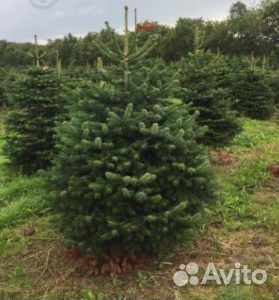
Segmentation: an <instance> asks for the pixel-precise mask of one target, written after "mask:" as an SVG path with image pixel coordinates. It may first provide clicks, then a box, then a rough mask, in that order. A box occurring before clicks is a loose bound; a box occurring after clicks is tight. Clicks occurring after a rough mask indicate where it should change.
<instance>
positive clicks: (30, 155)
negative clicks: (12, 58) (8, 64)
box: [4, 67, 65, 174]
mask: <svg viewBox="0 0 279 300" xmlns="http://www.w3.org/2000/svg"><path fill="white" fill-rule="evenodd" d="M61 86H62V85H61V81H60V79H59V78H58V76H57V73H56V71H55V70H51V69H42V68H40V67H30V68H28V70H27V71H26V73H25V74H24V76H23V77H22V78H21V79H19V80H18V81H17V82H16V84H15V86H14V88H13V93H12V94H10V102H11V105H12V107H11V108H10V111H9V113H8V116H7V118H6V121H5V129H6V130H5V132H6V133H5V140H6V143H5V149H4V150H5V153H6V154H7V156H8V157H9V161H10V164H11V165H12V166H14V167H16V168H20V169H21V170H22V171H23V172H24V173H28V174H31V173H33V172H36V171H37V170H38V169H41V168H46V167H48V166H49V165H50V161H51V159H52V156H53V151H54V145H55V138H54V127H55V122H56V121H58V120H59V117H60V114H61V113H62V111H63V109H64V104H65V103H64V100H63V96H62V95H61Z"/></svg>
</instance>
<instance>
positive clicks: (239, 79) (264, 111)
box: [231, 63, 276, 119]
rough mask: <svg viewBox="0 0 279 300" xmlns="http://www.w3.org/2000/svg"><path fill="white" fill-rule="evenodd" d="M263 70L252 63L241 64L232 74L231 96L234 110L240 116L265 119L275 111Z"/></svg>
mask: <svg viewBox="0 0 279 300" xmlns="http://www.w3.org/2000/svg"><path fill="white" fill-rule="evenodd" d="M270 79H271V78H270V76H269V74H268V72H267V71H266V70H265V69H262V68H260V67H257V66H255V65H254V64H253V63H250V64H248V63H242V64H241V67H240V68H236V71H235V72H234V73H233V80H232V85H231V86H232V94H233V97H234V108H235V109H236V110H237V111H238V112H239V114H240V115H244V116H247V117H250V118H253V119H267V118H269V117H271V116H272V114H273V113H274V110H275V106H274V102H275V97H276V96H275V94H274V92H273V91H272V82H271V80H270Z"/></svg>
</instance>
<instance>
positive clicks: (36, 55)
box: [34, 34, 40, 68]
mask: <svg viewBox="0 0 279 300" xmlns="http://www.w3.org/2000/svg"><path fill="white" fill-rule="evenodd" d="M34 40H35V58H36V66H37V67H38V68H39V67H40V58H39V46H38V36H37V34H35V36H34Z"/></svg>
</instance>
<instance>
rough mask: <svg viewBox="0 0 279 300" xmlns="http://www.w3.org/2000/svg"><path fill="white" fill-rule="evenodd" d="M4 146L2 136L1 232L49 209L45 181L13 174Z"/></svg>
mask: <svg viewBox="0 0 279 300" xmlns="http://www.w3.org/2000/svg"><path fill="white" fill-rule="evenodd" d="M0 134H1V133H0ZM2 145H3V140H1V136H0V230H1V229H3V228H5V227H9V226H14V225H16V224H21V223H23V222H24V221H25V220H26V219H27V218H29V217H31V216H34V215H38V214H42V213H43V212H44V211H45V210H46V209H47V204H46V200H45V199H46V192H45V191H44V188H43V179H42V178H41V177H40V176H34V177H26V176H22V175H21V174H16V173H12V171H11V170H9V169H8V168H7V166H6V162H7V158H6V157H5V156H4V154H3V153H2V152H1V146H2Z"/></svg>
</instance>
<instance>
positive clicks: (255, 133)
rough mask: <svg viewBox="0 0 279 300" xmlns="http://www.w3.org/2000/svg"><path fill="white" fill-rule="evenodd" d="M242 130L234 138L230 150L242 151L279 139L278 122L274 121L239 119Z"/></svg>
mask: <svg viewBox="0 0 279 300" xmlns="http://www.w3.org/2000/svg"><path fill="white" fill-rule="evenodd" d="M240 122H241V125H242V128H243V131H242V132H241V133H240V134H238V135H237V136H236V137H235V138H234V140H233V145H232V147H230V148H231V150H234V151H237V152H239V151H244V150H245V149H246V150H251V149H254V148H255V147H258V146H260V145H263V144H266V143H271V142H274V141H276V140H277V141H278V140H279V130H278V124H277V123H276V122H268V121H259V120H251V119H247V118H242V119H240Z"/></svg>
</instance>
